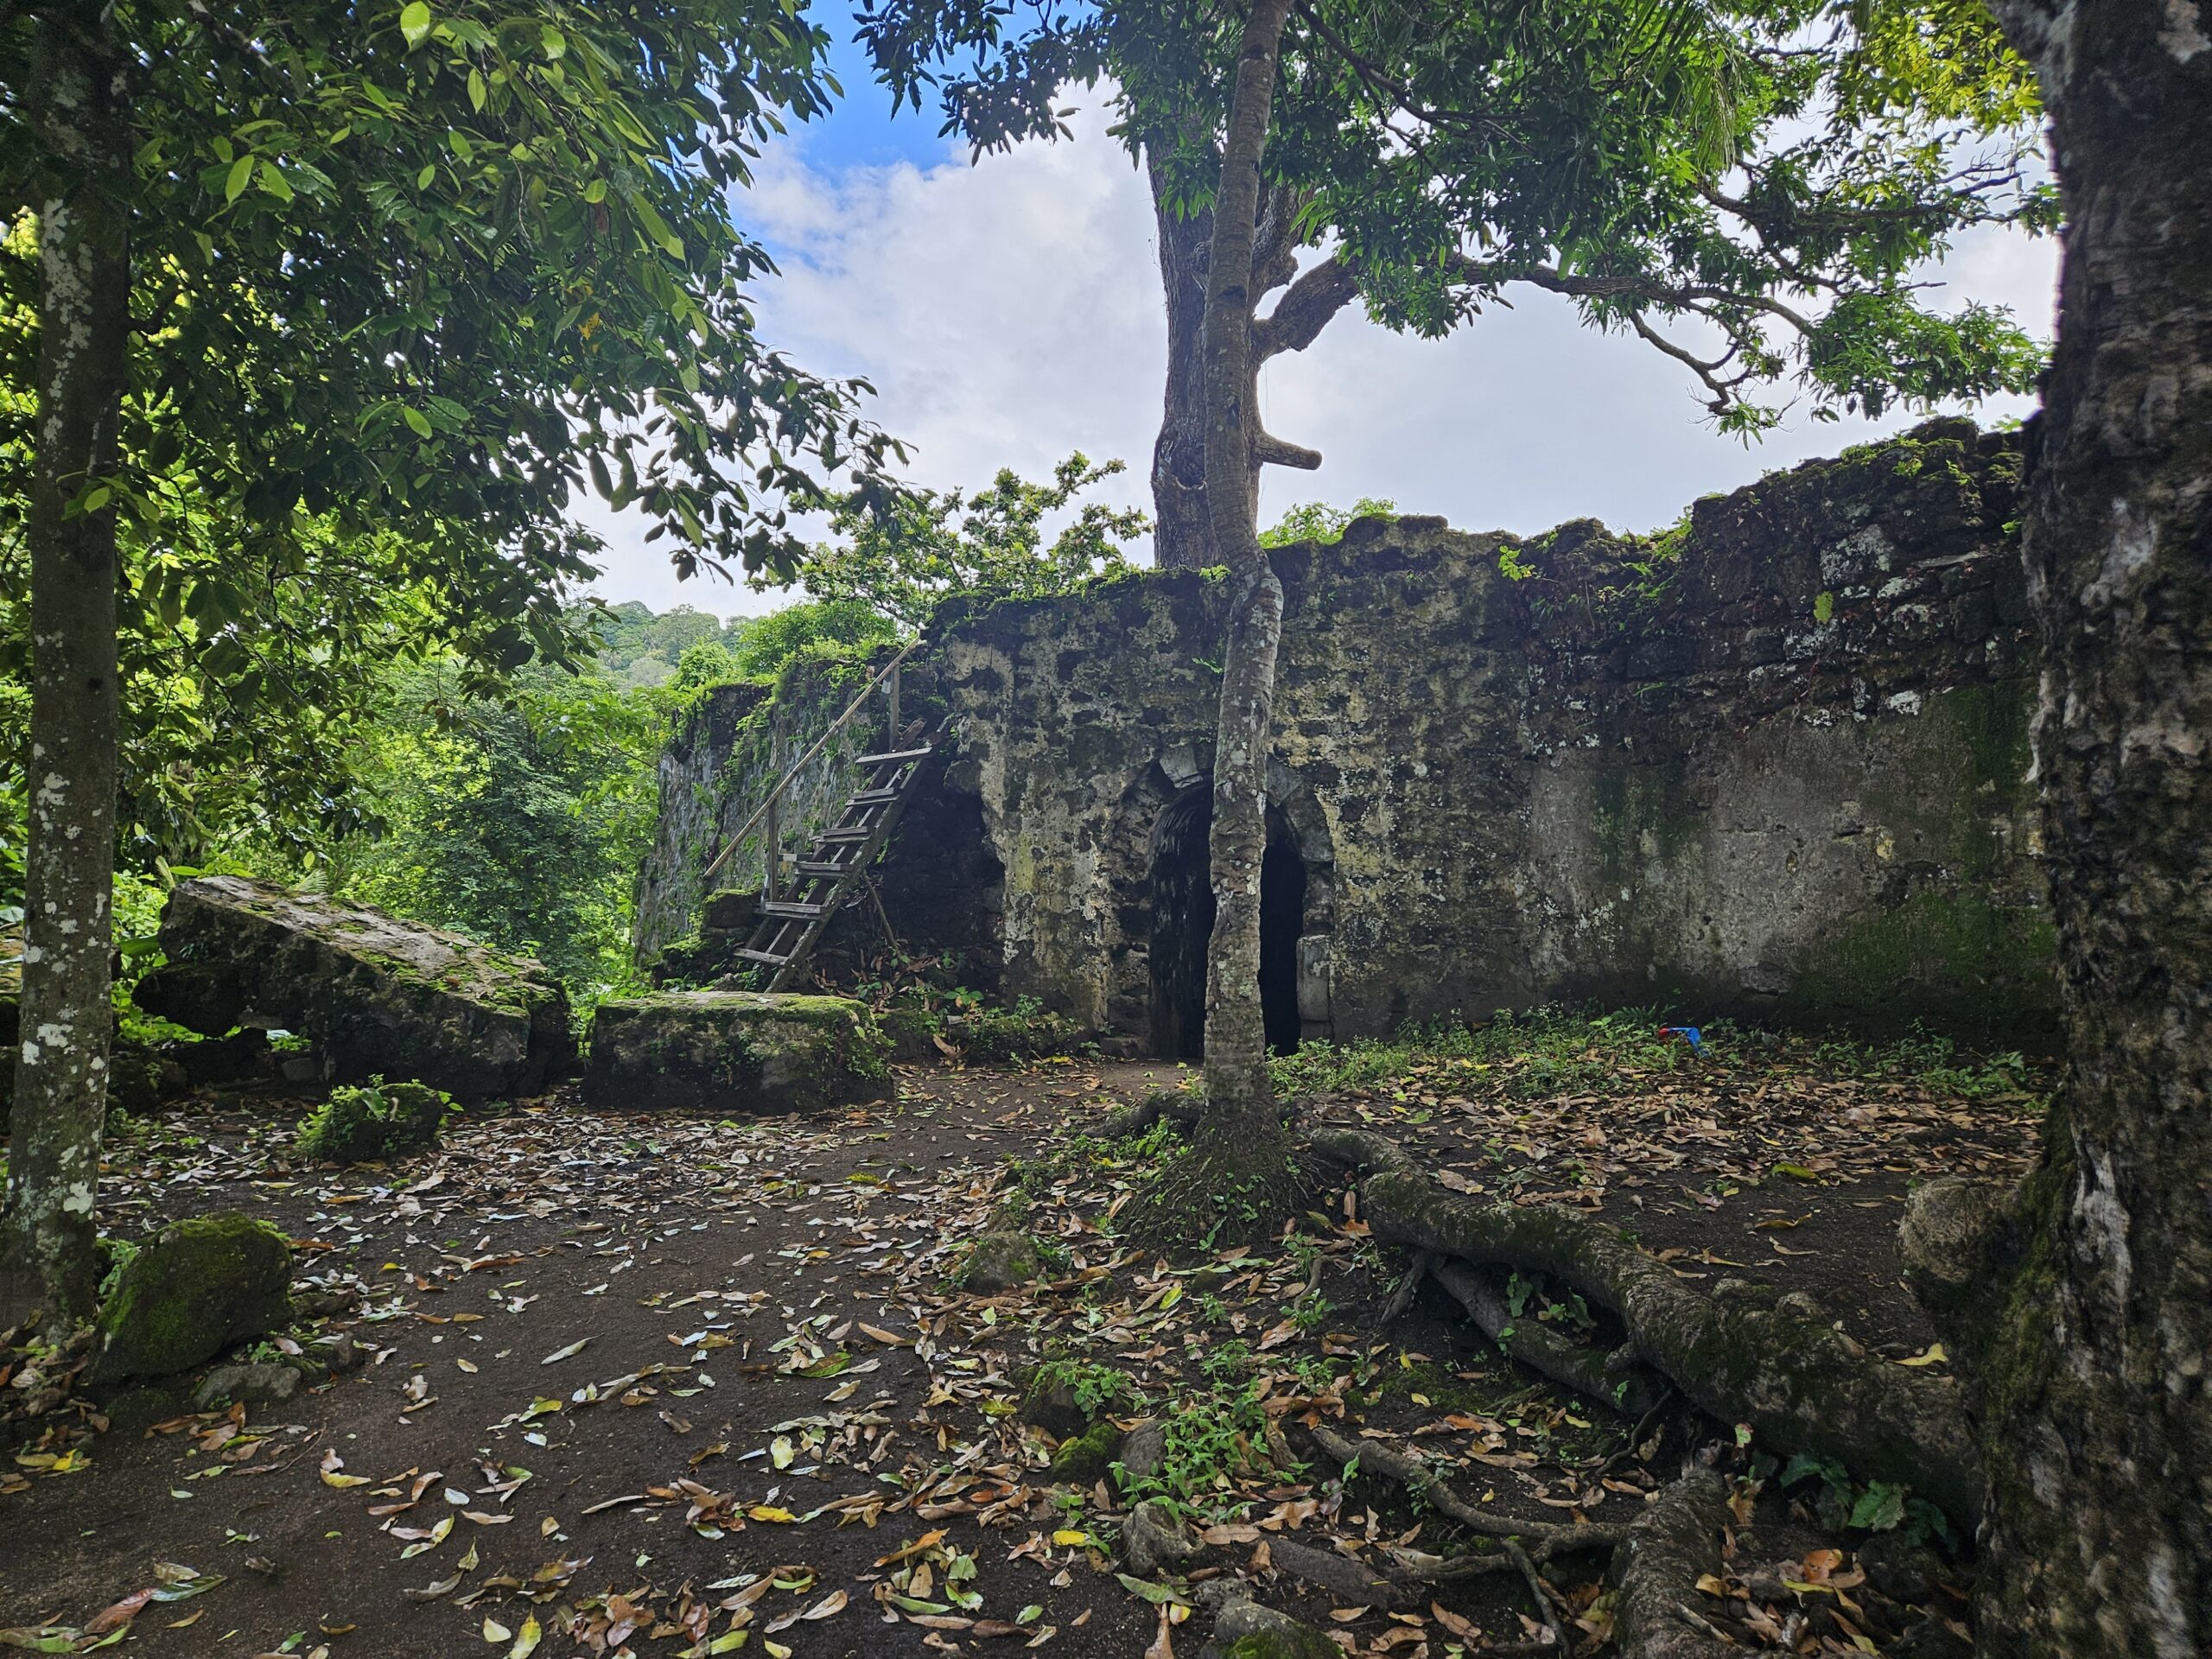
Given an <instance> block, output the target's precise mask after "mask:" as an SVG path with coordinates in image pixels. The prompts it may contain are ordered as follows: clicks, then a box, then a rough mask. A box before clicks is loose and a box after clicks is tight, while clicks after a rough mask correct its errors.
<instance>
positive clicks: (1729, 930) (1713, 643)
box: [664, 422, 2055, 1043]
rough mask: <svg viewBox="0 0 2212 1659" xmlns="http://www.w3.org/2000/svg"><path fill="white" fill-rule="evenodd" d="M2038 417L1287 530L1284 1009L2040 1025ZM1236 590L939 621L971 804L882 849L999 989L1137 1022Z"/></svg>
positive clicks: (955, 754)
mask: <svg viewBox="0 0 2212 1659" xmlns="http://www.w3.org/2000/svg"><path fill="white" fill-rule="evenodd" d="M2018 453H2019V452H2018V440H2017V439H2016V438H2015V437H2013V436H2012V435H2003V434H1982V433H1979V432H1977V431H1976V430H1975V429H1974V427H1973V426H1972V425H1971V424H1970V423H1964V422H1939V423H1931V424H1930V425H1929V426H1926V427H1923V428H1922V429H1918V430H1917V431H1916V432H1914V433H1913V434H1910V435H1908V436H1906V437H1904V438H1901V439H1898V440H1895V441H1892V442H1887V443H1885V444H1882V445H1878V446H1875V447H1872V448H1868V449H1866V450H1863V451H1855V452H1853V453H1851V454H1847V455H1845V456H1844V457H1842V458H1840V459H1839V460H1836V461H1821V462H1814V463H1810V464H1808V465H1807V466H1804V467H1798V468H1796V469H1795V470H1793V471H1790V472H1787V473H1781V474H1776V475H1774V476H1772V477H1770V478H1769V479H1766V480H1763V481H1762V482H1761V483H1759V484H1758V485H1755V486H1751V487H1750V488H1748V489H1745V490H1740V491H1738V492H1736V493H1733V494H1732V495H1728V496H1724V497H1715V498H1712V499H1707V500H1705V501H1701V502H1699V503H1698V504H1697V505H1695V506H1694V508H1693V509H1692V510H1691V512H1689V514H1688V516H1687V517H1686V518H1685V520H1684V521H1683V523H1682V524H1680V525H1678V526H1677V527H1676V528H1675V529H1674V530H1672V531H1669V532H1667V533H1665V534H1664V535H1662V536H1657V537H1622V536H1616V535H1613V534H1611V533H1610V532H1608V531H1605V528H1604V527H1603V526H1602V525H1599V524H1594V523H1589V522H1583V523H1578V524H1567V525H1563V526H1561V527H1560V529H1559V530H1557V531H1553V532H1551V533H1550V534H1549V535H1548V536H1545V537H1533V538H1530V537H1507V536H1503V535H1499V534H1495V533H1492V534H1484V535H1467V534H1461V533H1459V532H1455V531H1451V530H1449V529H1447V528H1446V526H1445V525H1444V524H1442V522H1441V521H1440V520H1437V519H1424V518H1397V519H1388V520H1386V519H1363V520H1360V521H1357V522H1356V523H1355V524H1353V525H1352V526H1351V528H1350V529H1349V531H1347V532H1346V534H1345V536H1344V539H1343V540H1342V541H1341V542H1338V543H1332V544H1326V545H1319V544H1313V543H1306V544H1300V545H1295V546H1291V547H1287V548H1282V549H1279V550H1276V551H1275V553H1274V563H1275V567H1276V569H1277V570H1278V572H1279V573H1280V574H1281V577H1282V580H1283V583H1284V588H1285V592H1286V599H1287V607H1286V615H1285V626H1284V637H1283V645H1282V652H1281V682H1280V688H1279V691H1278V698H1277V703H1276V732H1275V737H1274V758H1273V760H1272V762H1271V765H1270V770H1269V779H1268V792H1269V795H1270V798H1271V799H1272V800H1273V802H1274V804H1275V806H1276V807H1277V808H1278V810H1279V817H1280V819H1281V823H1282V824H1283V825H1284V826H1285V828H1286V831H1287V834H1288V836H1290V838H1291V839H1292V840H1293V841H1294V843H1295V845H1296V848H1297V850H1298V852H1299V855H1300V858H1301V860H1302V861H1303V863H1304V865H1305V870H1306V891H1305V899H1304V913H1303V917H1302V918H1301V922H1300V936H1301V937H1300V940H1299V943H1298V946H1297V1000H1298V1004H1299V1007H1298V1012H1299V1014H1300V1019H1301V1022H1302V1026H1303V1029H1304V1032H1305V1034H1306V1035H1307V1036H1332V1037H1335V1038H1338V1039H1343V1038H1349V1037H1353V1036H1358V1035H1364V1034H1372V1033H1382V1032H1384V1031H1387V1030H1389V1029H1390V1028H1391V1027H1394V1026H1395V1025H1397V1024H1398V1023H1400V1022H1402V1021H1403V1020H1408V1019H1430V1018H1439V1017H1447V1016H1457V1015H1459V1014H1471V1015H1475V1016H1478V1017H1479V1016H1481V1015H1483V1014H1487V1013H1488V1012H1489V1011H1490V1010H1491V1009H1493V1008H1497V1007H1507V1006H1519V1005H1526V1004H1529V1003H1531V1002H1535V1001H1545V1000H1548V999H1552V998H1557V997H1562V996H1564V997H1580V996H1590V997H1597V998H1602V999H1605V1000H1609V1001H1623V1002H1657V1003H1661V1004H1663V1005H1665V1006H1666V1007H1668V1008H1669V1010H1670V1011H1672V1012H1674V1013H1675V1014H1679V1015H1681V1017H1683V1018H1685V1019H1688V1020H1697V1019H1700V1018H1705V1017H1711V1016H1714V1015H1719V1014H1758V1015H1763V1016H1769V1017H1774V1018H1780V1019H1788V1020H1802V1021H1808V1022H1819V1023H1829V1022H1836V1021H1840V1022H1843V1023H1847V1024H1849V1023H1857V1024H1860V1025H1864V1026H1866V1027H1873V1028H1885V1027H1891V1028H1893V1027H1901V1026H1903V1025H1905V1024H1908V1023H1910V1021H1911V1020H1916V1019H1919V1020H1926V1021H1928V1022H1929V1023H1931V1024H1934V1025H1936V1026H1939V1027H1947V1028H1950V1029H1953V1030H1956V1031H1960V1032H1962V1033H1966V1034H1968V1035H1971V1036H1974V1037H1977V1038H1982V1039H1989V1040H2001V1041H2024V1042H2031V1043H2032V1042H2037V1041H2039V1040H2044V1039H2046V1038H2047V1033H2048V1030H2049V1023H2050V1015H2051V1012H2052V1009H2053V1007H2054V1006H2055V995H2054V990H2053V986H2052V980H2051V972H2052V970H2051V940H2050V926H2049V922H2048V918H2047V915H2046V912H2045V911H2044V899H2043V888H2042V881H2041V877H2040V874H2039V873H2038V871H2037V868H2036V864H2035V852H2036V849H2035V845H2034V834H2035V832H2034V816H2033V800H2032V794H2031V790H2030V788H2029V786H2028V785H2027V783H2026V781H2025V779H2026V771H2027V742H2026V733H2027V722H2028V719H2029V716H2030V713H2031V709H2032V706H2033V696H2034V688H2033V677H2032V672H2031V666H2030V664H2031V640H2030V638H2029V632H2028V624H2027V607H2026V597H2025V593H2024V580H2023V576H2022V573H2021V568H2020V562H2019V556H2018V540H2017V530H2016V527H2015V526H2014V525H2013V524H2012V519H2013V518H2014V516H2015V513H2016V511H2017V509H2016V506H2015V501H2014V496H2015V481H2016V479H2017V474H2018ZM1225 600H1226V594H1225V592H1224V588H1222V586H1221V585H1220V584H1219V583H1218V582H1215V581H1212V580H1211V579H1210V578H1208V577H1207V576H1206V575H1204V574H1202V573H1198V572H1189V571H1179V572H1168V573H1156V574H1147V575H1142V576H1139V577H1135V578H1128V579H1123V580H1120V581H1116V582H1104V583H1098V584H1094V585H1093V586H1092V587H1091V588H1089V589H1088V590H1086V591H1084V592H1083V593H1081V594H1076V595H1073V596H1071V597H1068V598H1064V599H1058V600H1046V601H1009V602H1004V603H1001V604H998V605H995V606H992V607H988V609H985V610H982V611H981V612H980V613H975V614H971V615H967V616H963V617H961V618H959V619H957V620H955V621H954V622H952V623H951V624H950V626H947V627H946V628H944V630H943V632H941V634H940V635H939V637H938V638H937V639H934V640H932V641H931V648H930V652H929V656H930V658H931V664H932V671H933V672H934V673H935V675H936V677H937V682H938V689H939V690H940V691H941V693H942V695H943V696H944V698H945V700H946V701H947V702H948V703H949V704H950V707H951V709H953V711H954V713H955V715H957V720H958V722H959V737H958V741H957V747H954V748H953V749H952V750H951V752H950V755H949V757H948V760H947V761H946V763H945V765H944V771H943V772H942V775H941V776H940V777H939V778H938V779H937V780H936V782H935V783H934V785H932V798H933V799H934V800H935V801H936V802H937V803H938V807H939V809H941V810H938V813H937V817H939V818H942V819H943V820H944V822H945V823H958V824H960V825H962V826H963V831H962V833H961V835H959V836H935V837H931V836H923V835H920V834H918V833H917V834H908V833H906V832H904V831H902V833H901V835H900V836H899V839H898V840H897V841H896V842H894V843H893V848H892V849H891V853H890V855H889V856H888V858H887V861H886V865H885V868H884V869H883V871H882V873H881V878H880V886H881V887H882V888H883V891H884V893H885V899H886V905H887V909H888V910H889V911H890V913H891V919H892V922H893V925H894V926H895V927H897V928H898V929H899V932H900V934H901V937H902V938H903V939H904V940H905V941H906V944H907V945H908V947H909V948H910V949H911V950H914V951H915V952H917V953H918V954H926V953H927V952H929V951H930V950H933V949H937V948H940V947H942V948H944V949H947V950H954V949H959V950H969V951H972V950H974V947H975V938H974V937H973V935H974V933H975V931H976V928H977V926H978V925H986V926H988V936H989V942H990V944H992V946H993V947H994V951H995V960H994V961H993V962H992V963H990V964H989V965H990V968H991V969H992V970H993V972H994V973H995V976H996V977H997V982H996V983H994V984H991V985H990V986H989V988H991V989H994V990H995V991H998V992H1000V993H1001V994H1002V995H1009V996H1011V995H1021V994H1030V995H1037V996H1039V997H1040V998H1042V999H1043V1000H1044V1001H1046V1003H1047V1004H1048V1005H1049V1006H1051V1007H1053V1008H1055V1009H1057V1010H1058V1011H1059V1012H1061V1013H1064V1014H1069V1015H1071V1016H1072V1017H1073V1018H1074V1019H1075V1020H1077V1021H1078V1022H1079V1023H1081V1024H1082V1025H1084V1026H1086V1027H1090V1028H1093V1029H1098V1030H1102V1031H1107V1032H1118V1033H1128V1034H1130V1035H1131V1036H1133V1037H1134V1038H1135V1039H1137V1040H1138V1041H1139V1042H1140V1043H1143V1042H1147V1041H1148V1040H1149V1038H1150V1033H1149V1029H1148V1027H1149V1022H1150V1019H1151V1012H1150V1010H1151V995H1150V990H1151V963H1150V951H1151V949H1152V937H1153V914H1152V906H1153V893H1152V866H1153V845H1154V842H1153V837H1154V830H1155V828H1156V827H1157V826H1158V825H1159V823H1160V819H1161V815H1162V813H1163V812H1164V811H1165V810H1166V808H1167V807H1168V806H1169V804H1171V803H1173V801H1175V800H1176V798H1178V797H1179V795H1182V794H1184V793H1185V792H1186V791H1191V790H1193V789H1198V788H1202V787H1203V786H1204V785H1205V780H1206V779H1207V776H1208V774H1209V772H1210V769H1211V760H1212V742H1213V733H1214V723H1215V714H1216V707H1215V702H1216V696H1217V687H1218V667H1217V664H1218V659H1219V657H1220V654H1221V649H1222V646H1221V638H1222V622H1223V616H1224V605H1225ZM925 810H927V809H925V807H924V804H923V803H921V802H919V801H918V802H917V803H916V804H915V808H914V810H913V811H912V812H910V815H909V823H910V824H912V823H925V822H929V821H930V820H929V819H928V818H918V817H915V816H914V814H915V813H917V812H924V811H925ZM665 829H666V826H665V825H664V833H665ZM955 842H957V843H958V845H957V846H956V845H955V844H954V843H955ZM979 918H980V921H979ZM963 927H964V928H966V929H967V932H966V933H964V934H959V930H960V929H961V928H963ZM956 934H958V937H957V938H956ZM971 982H976V981H974V980H971Z"/></svg>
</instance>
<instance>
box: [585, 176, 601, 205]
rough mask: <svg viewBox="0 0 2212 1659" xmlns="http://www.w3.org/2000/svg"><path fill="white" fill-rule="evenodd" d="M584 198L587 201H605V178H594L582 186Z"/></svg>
mask: <svg viewBox="0 0 2212 1659" xmlns="http://www.w3.org/2000/svg"><path fill="white" fill-rule="evenodd" d="M584 200H586V201H589V202H601V201H605V200H607V181H606V180H605V179H594V180H593V181H591V182H590V183H589V184H588V185H586V186H584Z"/></svg>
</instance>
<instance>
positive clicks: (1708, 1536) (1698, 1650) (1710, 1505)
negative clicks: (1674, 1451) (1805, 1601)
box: [1608, 1469, 1741, 1659]
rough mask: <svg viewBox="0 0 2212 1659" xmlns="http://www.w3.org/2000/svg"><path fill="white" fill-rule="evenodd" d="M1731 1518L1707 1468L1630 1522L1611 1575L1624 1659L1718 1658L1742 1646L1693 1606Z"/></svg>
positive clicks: (1720, 1483)
mask: <svg viewBox="0 0 2212 1659" xmlns="http://www.w3.org/2000/svg"><path fill="white" fill-rule="evenodd" d="M1728 1519H1729V1516H1728V1484H1727V1483H1726V1481H1724V1480H1723V1479H1721V1478H1720V1477H1719V1475H1717V1474H1715V1473H1714V1472H1713V1471H1712V1470H1710V1469H1692V1470H1690V1471H1688V1472H1686V1473H1685V1474H1684V1475H1683V1476H1682V1478H1681V1479H1680V1480H1678V1481H1676V1482H1675V1484H1673V1485H1671V1486H1669V1487H1668V1488H1666V1489H1665V1490H1664V1491H1662V1492H1661V1493H1660V1494H1659V1496H1658V1497H1657V1499H1656V1501H1655V1502H1653V1503H1649V1504H1647V1505H1646V1506H1645V1508H1644V1510H1643V1514H1641V1515H1639V1516H1637V1518H1636V1519H1635V1520H1634V1521H1632V1522H1630V1523H1629V1528H1628V1532H1627V1535H1625V1536H1624V1537H1623V1538H1622V1540H1621V1545H1620V1548H1619V1549H1618V1550H1617V1551H1616V1552H1615V1553H1614V1555H1613V1565H1612V1570H1611V1573H1609V1574H1608V1577H1610V1578H1611V1580H1612V1585H1613V1592H1614V1593H1613V1637H1614V1643H1615V1646H1616V1650H1617V1651H1618V1653H1619V1655H1620V1656H1621V1659H1720V1656H1722V1655H1724V1654H1733V1653H1738V1652H1740V1651H1741V1649H1738V1648H1736V1647H1734V1646H1733V1645H1732V1644H1730V1643H1726V1642H1724V1641H1723V1640H1721V1638H1720V1637H1719V1634H1718V1633H1717V1632H1716V1631H1715V1630H1713V1626H1712V1625H1711V1624H1708V1623H1707V1622H1706V1620H1705V1618H1703V1616H1702V1615H1700V1613H1699V1612H1698V1611H1697V1610H1696V1609H1695V1608H1694V1606H1693V1605H1691V1604H1692V1602H1693V1601H1694V1599H1695V1598H1696V1596H1697V1594H1698V1589H1697V1581H1698V1580H1699V1579H1700V1578H1701V1577H1703V1576H1704V1575H1705V1574H1707V1573H1715V1574H1717V1573H1719V1571H1720V1537H1721V1531H1722V1529H1724V1528H1725V1527H1726V1525H1727V1524H1728Z"/></svg>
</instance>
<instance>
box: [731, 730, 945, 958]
mask: <svg viewBox="0 0 2212 1659" xmlns="http://www.w3.org/2000/svg"><path fill="white" fill-rule="evenodd" d="M951 728H952V722H951V721H950V720H948V721H945V722H944V724H943V725H942V726H940V727H938V729H937V730H936V731H935V732H934V733H931V734H930V735H929V736H928V737H927V738H926V739H925V738H923V737H922V731H923V726H922V722H920V721H915V722H914V724H913V725H912V726H911V727H909V728H906V731H904V732H900V733H899V734H897V735H896V736H895V737H894V738H893V740H892V742H893V747H890V748H888V749H886V750H885V751H884V752H883V753H880V754H864V755H861V757H860V759H859V760H858V761H857V762H856V763H855V764H856V766H857V767H858V770H859V773H860V787H859V788H858V789H856V790H855V791H853V793H852V796H851V798H849V799H848V800H847V801H846V803H845V807H844V810H843V811H842V812H841V813H839V814H838V815H837V818H836V822H835V823H832V824H831V825H830V826H829V828H828V829H824V830H823V831H822V832H821V834H819V835H817V836H815V838H814V849H813V851H812V852H811V853H810V854H809V855H807V856H806V857H804V858H802V859H800V860H798V862H797V863H796V864H794V865H792V866H791V878H792V879H791V885H790V887H788V889H786V888H785V887H784V886H783V884H782V883H781V882H780V881H777V882H774V883H772V884H771V890H772V893H774V896H773V897H772V898H770V899H766V900H765V901H764V902H763V903H762V905H761V906H760V925H759V926H758V927H756V928H755V929H754V930H753V937H752V938H750V939H749V940H747V942H746V944H745V947H744V948H743V949H742V950H740V951H739V952H738V953H737V956H738V960H739V961H741V962H745V963H751V964H752V965H753V967H754V968H756V969H761V970H764V971H765V972H766V975H767V982H766V985H765V986H764V987H763V988H764V989H766V990H771V991H780V990H785V989H788V988H790V986H791V983H792V982H793V981H794V980H796V979H797V978H798V976H799V974H800V973H801V972H802V971H804V968H805V965H806V961H807V958H808V957H810V955H811V954H812V953H813V950H814V947H815V946H816V945H817V944H819V943H821V939H822V935H823V932H824V931H827V930H828V928H829V923H830V921H831V919H832V918H835V917H836V914H837V912H838V911H840V910H841V909H842V908H843V907H844V904H845V900H846V898H847V896H848V895H849V893H850V892H851V890H852V888H853V887H854V885H855V883H856V882H859V881H864V880H866V879H867V871H868V867H869V866H870V865H871V864H873V863H874V861H875V859H876V855H878V854H879V853H880V852H882V850H883V849H884V846H885V844H886V843H887V842H888V841H889V840H890V839H891V832H892V830H893V829H895V828H896V827H897V826H898V823H899V813H900V812H901V811H902V810H905V807H906V802H907V799H908V798H909V797H911V796H912V793H913V790H914V785H915V783H916V781H917V779H919V778H920V776H921V772H922V764H923V762H925V760H928V759H929V758H930V756H931V755H932V754H934V753H936V752H937V747H938V744H940V743H942V742H943V741H944V740H945V738H946V737H947V736H948V735H949V734H950V731H951ZM770 856H771V858H772V859H774V858H776V857H777V856H778V855H777V854H776V853H775V852H774V850H773V849H772V850H771V853H770Z"/></svg>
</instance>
